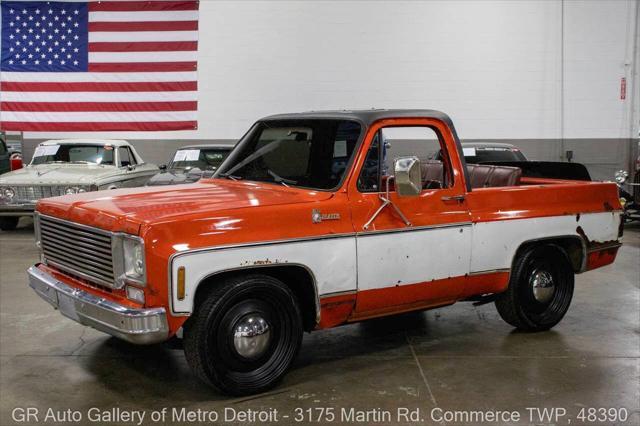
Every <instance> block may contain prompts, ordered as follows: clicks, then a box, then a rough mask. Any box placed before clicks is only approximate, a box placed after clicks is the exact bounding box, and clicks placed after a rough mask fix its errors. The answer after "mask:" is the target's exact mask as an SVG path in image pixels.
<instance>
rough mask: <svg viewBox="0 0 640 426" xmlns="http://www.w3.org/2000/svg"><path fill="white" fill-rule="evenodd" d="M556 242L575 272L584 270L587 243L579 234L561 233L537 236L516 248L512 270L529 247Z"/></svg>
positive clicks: (512, 260)
mask: <svg viewBox="0 0 640 426" xmlns="http://www.w3.org/2000/svg"><path fill="white" fill-rule="evenodd" d="M545 244H555V245H557V246H558V247H560V248H562V249H563V250H564V251H565V253H566V254H567V257H568V258H569V261H570V262H571V266H572V268H573V272H574V273H580V272H584V271H585V270H586V262H587V244H586V243H585V241H584V239H583V238H581V237H580V236H578V235H559V236H552V237H544V238H536V239H531V240H527V241H524V242H522V243H521V244H520V245H519V246H518V248H517V249H516V251H515V253H514V255H513V259H511V270H513V266H514V265H515V262H516V260H517V259H518V257H519V256H520V255H521V254H522V253H523V252H524V251H525V250H527V249H529V248H531V247H535V246H538V245H545Z"/></svg>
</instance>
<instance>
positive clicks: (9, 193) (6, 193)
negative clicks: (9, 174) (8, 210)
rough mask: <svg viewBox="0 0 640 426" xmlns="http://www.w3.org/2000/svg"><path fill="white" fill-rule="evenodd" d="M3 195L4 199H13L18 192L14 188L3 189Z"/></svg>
mask: <svg viewBox="0 0 640 426" xmlns="http://www.w3.org/2000/svg"><path fill="white" fill-rule="evenodd" d="M2 195H3V196H4V198H8V199H12V198H13V197H15V196H16V191H14V189H13V188H2Z"/></svg>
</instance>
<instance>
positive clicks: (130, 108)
mask: <svg viewBox="0 0 640 426" xmlns="http://www.w3.org/2000/svg"><path fill="white" fill-rule="evenodd" d="M0 109H2V110H3V111H19V112H43V111H47V112H96V111H99V112H136V111H196V110H197V109H198V102H196V101H177V102H0Z"/></svg>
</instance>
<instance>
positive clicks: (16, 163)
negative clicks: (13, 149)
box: [9, 153, 23, 171]
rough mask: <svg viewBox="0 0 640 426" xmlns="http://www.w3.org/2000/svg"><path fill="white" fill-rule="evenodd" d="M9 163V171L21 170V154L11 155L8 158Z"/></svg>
mask: <svg viewBox="0 0 640 426" xmlns="http://www.w3.org/2000/svg"><path fill="white" fill-rule="evenodd" d="M9 162H10V166H11V170H12V171H13V170H18V169H21V168H22V166H23V164H22V154H17V153H16V154H11V157H10V158H9Z"/></svg>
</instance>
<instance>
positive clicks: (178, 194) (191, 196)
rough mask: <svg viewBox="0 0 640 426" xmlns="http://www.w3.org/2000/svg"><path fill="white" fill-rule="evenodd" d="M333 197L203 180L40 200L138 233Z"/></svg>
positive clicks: (78, 217) (80, 218) (73, 216)
mask: <svg viewBox="0 0 640 426" xmlns="http://www.w3.org/2000/svg"><path fill="white" fill-rule="evenodd" d="M331 196H332V194H331V193H327V192H318V191H311V190H304V189H297V188H286V187H284V186H277V185H272V184H262V183H258V182H241V181H238V182H234V181H231V180H224V179H204V180H201V181H199V182H196V183H193V184H190V185H170V186H159V187H142V188H132V189H116V190H108V191H99V192H93V193H85V194H77V195H67V196H63V197H55V198H49V199H44V200H41V201H39V202H38V205H37V210H38V211H39V212H40V213H41V214H46V215H52V216H56V217H58V218H62V219H66V220H70V221H73V222H78V223H82V224H85V225H89V226H96V227H99V228H102V229H108V230H111V231H121V232H128V233H132V234H136V233H138V232H139V229H140V226H141V225H143V224H147V225H150V224H153V223H159V222H164V221H169V220H172V219H173V220H175V219H178V218H179V219H181V220H184V219H185V218H186V217H192V218H193V219H194V220H197V219H199V218H207V217H212V216H215V215H216V213H217V212H220V211H223V210H225V211H227V212H228V211H229V210H234V209H242V208H260V207H265V206H274V205H282V204H296V203H303V202H313V201H321V200H325V199H328V198H330V197H331Z"/></svg>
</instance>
